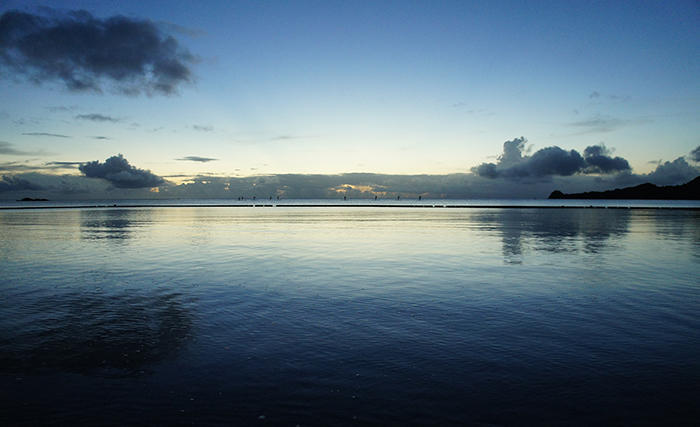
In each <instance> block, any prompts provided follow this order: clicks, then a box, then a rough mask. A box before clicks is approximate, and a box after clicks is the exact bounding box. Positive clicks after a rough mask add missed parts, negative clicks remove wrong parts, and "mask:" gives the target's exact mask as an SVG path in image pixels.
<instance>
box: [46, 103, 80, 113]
mask: <svg viewBox="0 0 700 427" xmlns="http://www.w3.org/2000/svg"><path fill="white" fill-rule="evenodd" d="M44 108H45V109H47V110H48V111H50V112H52V113H58V112H71V111H75V110H77V109H78V107H77V106H75V105H71V106H66V105H49V106H47V107H44Z"/></svg>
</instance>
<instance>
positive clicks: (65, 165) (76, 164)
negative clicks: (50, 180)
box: [44, 162, 85, 169]
mask: <svg viewBox="0 0 700 427" xmlns="http://www.w3.org/2000/svg"><path fill="white" fill-rule="evenodd" d="M84 163H85V162H46V163H44V164H45V165H46V166H56V167H58V168H61V169H77V168H78V167H79V166H80V165H82V164H84Z"/></svg>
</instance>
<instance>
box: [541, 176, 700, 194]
mask: <svg viewBox="0 0 700 427" xmlns="http://www.w3.org/2000/svg"><path fill="white" fill-rule="evenodd" d="M549 198H550V199H613V200H615V199H634V200H700V176H698V177H696V178H695V179H693V180H692V181H689V182H687V183H685V184H681V185H668V186H664V187H659V186H656V185H654V184H650V183H646V184H640V185H637V186H634V187H625V188H616V189H614V190H609V191H587V192H585V193H572V194H564V193H562V192H561V191H559V190H555V191H552V194H550V195H549Z"/></svg>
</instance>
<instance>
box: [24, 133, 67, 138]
mask: <svg viewBox="0 0 700 427" xmlns="http://www.w3.org/2000/svg"><path fill="white" fill-rule="evenodd" d="M22 135H29V136H50V137H53V138H70V136H68V135H61V134H59V133H48V132H24V133H22Z"/></svg>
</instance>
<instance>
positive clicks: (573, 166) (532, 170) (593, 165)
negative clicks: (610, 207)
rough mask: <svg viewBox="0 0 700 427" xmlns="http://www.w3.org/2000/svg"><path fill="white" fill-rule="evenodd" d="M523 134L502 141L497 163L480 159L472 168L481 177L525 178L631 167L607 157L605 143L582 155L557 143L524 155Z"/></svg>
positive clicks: (607, 172)
mask: <svg viewBox="0 0 700 427" xmlns="http://www.w3.org/2000/svg"><path fill="white" fill-rule="evenodd" d="M526 141H527V140H526V139H525V138H524V137H520V138H515V139H512V140H510V141H506V142H504V143H503V154H501V155H500V156H499V157H498V163H482V164H480V165H479V166H476V167H474V168H472V172H474V173H475V174H477V175H479V176H481V177H484V178H510V179H515V178H525V177H546V176H571V175H574V174H577V173H603V174H609V173H616V172H623V171H628V170H629V169H630V166H629V163H627V160H625V159H623V158H621V157H615V158H613V157H610V156H609V154H610V153H609V151H608V149H607V148H606V147H605V146H602V145H592V146H589V147H586V149H585V150H584V156H581V155H580V154H579V153H578V152H577V151H576V150H569V151H566V150H564V149H562V148H559V147H557V146H553V147H546V148H543V149H541V150H538V151H536V152H535V153H534V154H533V155H532V156H527V155H523V152H524V150H525V142H526Z"/></svg>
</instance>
